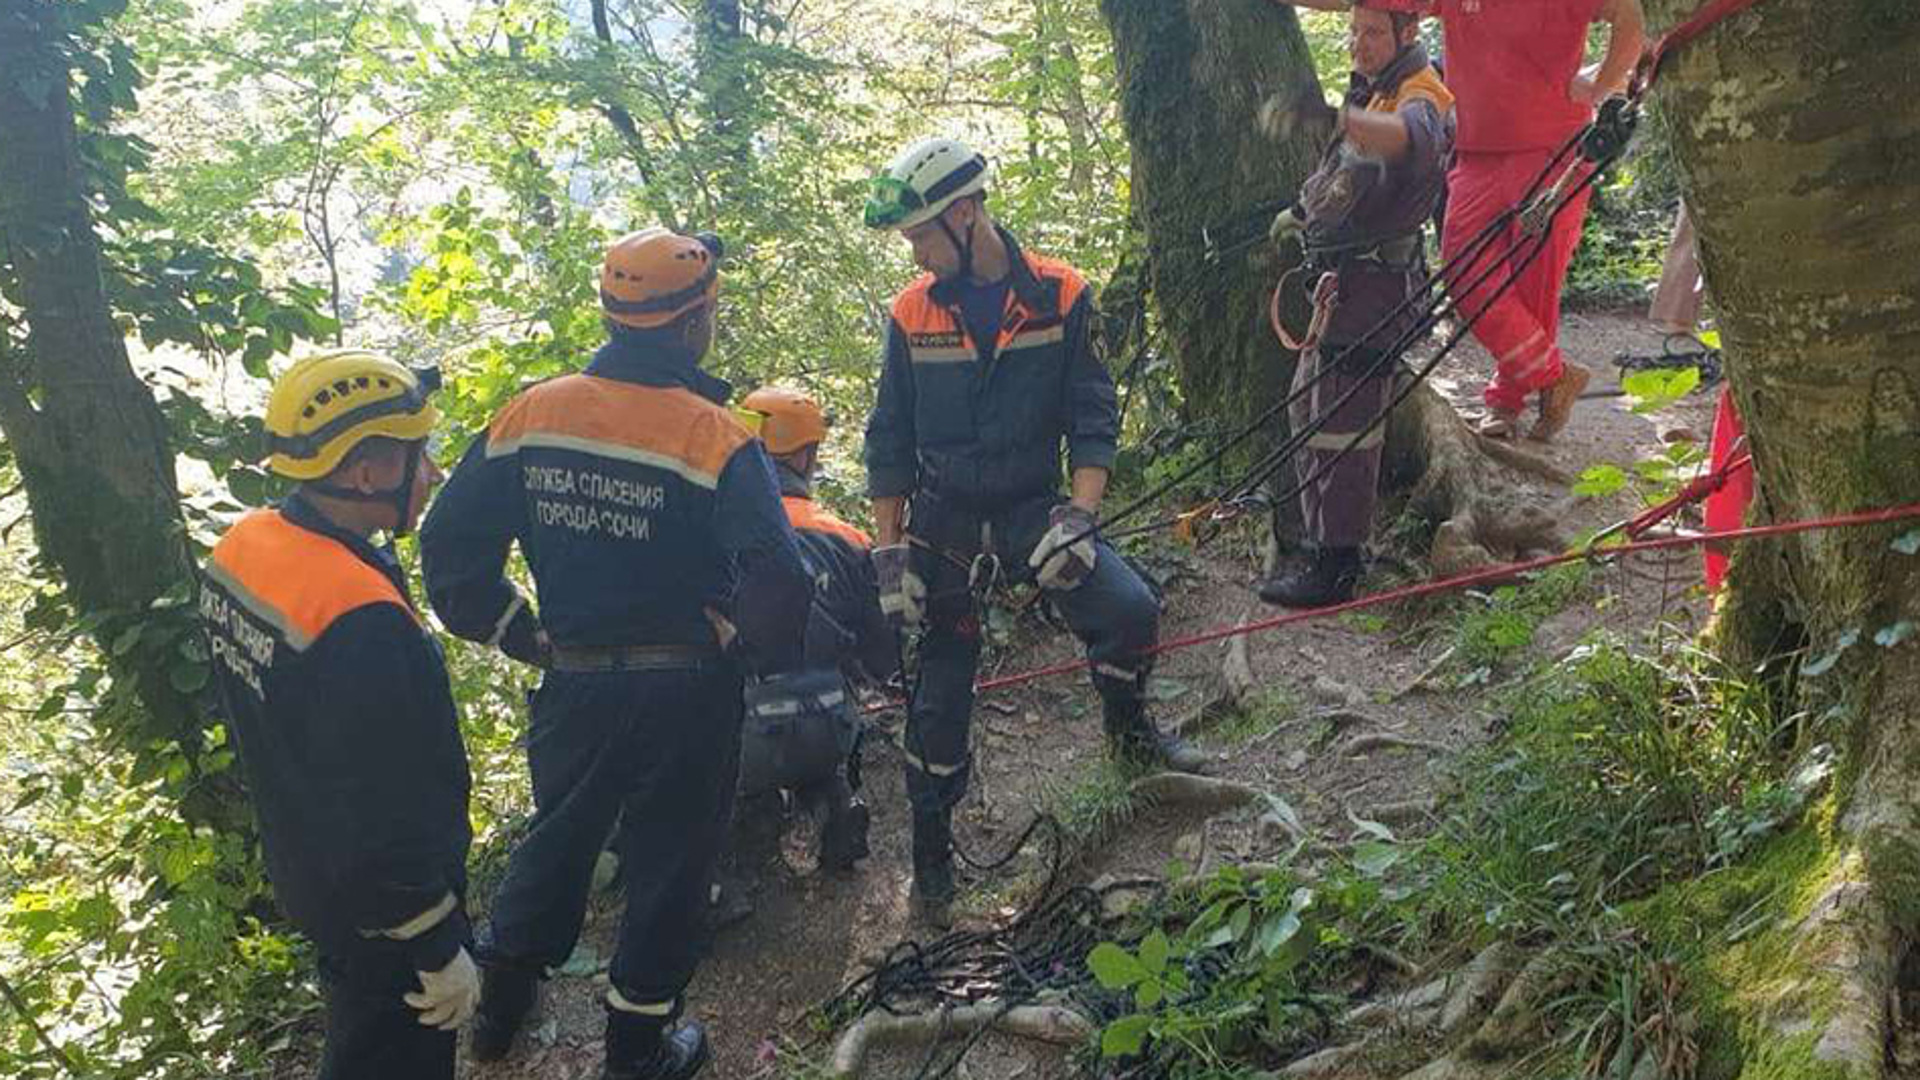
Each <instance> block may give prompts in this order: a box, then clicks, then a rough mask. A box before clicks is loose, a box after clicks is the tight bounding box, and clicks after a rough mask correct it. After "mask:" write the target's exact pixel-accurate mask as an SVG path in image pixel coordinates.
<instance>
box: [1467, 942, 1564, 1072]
mask: <svg viewBox="0 0 1920 1080" xmlns="http://www.w3.org/2000/svg"><path fill="white" fill-rule="evenodd" d="M1578 979H1579V974H1578V972H1577V971H1576V970H1575V969H1574V967H1573V966H1572V965H1570V964H1568V963H1567V962H1566V958H1565V957H1563V956H1561V955H1560V954H1559V953H1558V952H1555V951H1547V952H1542V953H1539V954H1537V955H1535V956H1534V958H1533V959H1531V960H1529V961H1527V966H1526V967H1523V968H1521V969H1520V974H1518V975H1516V976H1515V977H1514V979H1513V981H1512V982H1511V983H1509V984H1507V989H1506V992H1505V993H1503V994H1501V995H1500V1000H1499V1002H1498V1003H1496V1004H1495V1005H1494V1007H1493V1013H1492V1015H1490V1016H1488V1017H1487V1019H1486V1022H1485V1023H1483V1024H1481V1025H1480V1028H1479V1030H1478V1031H1475V1032H1474V1033H1473V1036H1472V1037H1471V1038H1469V1039H1468V1040H1467V1041H1466V1043H1465V1044H1464V1045H1463V1046H1462V1047H1461V1048H1460V1053H1461V1054H1462V1056H1465V1057H1469V1058H1475V1059H1478V1060H1481V1061H1497V1060H1499V1059H1501V1058H1504V1057H1507V1056H1509V1055H1511V1054H1513V1053H1515V1052H1518V1051H1522V1050H1528V1049H1532V1048H1533V1047H1535V1046H1538V1045H1539V1042H1540V1036H1541V1030H1540V1028H1541V1026H1542V1020H1541V1017H1540V1007H1541V1006H1542V1005H1544V1004H1546V1003H1547V1002H1548V1001H1550V1000H1552V999H1553V998H1555V997H1557V996H1559V995H1560V994H1562V993H1564V992H1565V991H1567V990H1569V989H1571V988H1572V987H1573V986H1574V984H1575V983H1576V982H1577V981H1578Z"/></svg>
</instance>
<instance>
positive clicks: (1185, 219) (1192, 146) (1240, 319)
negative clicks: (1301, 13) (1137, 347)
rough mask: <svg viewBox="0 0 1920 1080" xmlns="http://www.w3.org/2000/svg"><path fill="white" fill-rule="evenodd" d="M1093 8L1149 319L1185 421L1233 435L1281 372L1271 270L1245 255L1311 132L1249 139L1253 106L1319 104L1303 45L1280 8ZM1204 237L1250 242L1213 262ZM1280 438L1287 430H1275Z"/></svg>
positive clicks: (1240, 1) (1253, 249)
mask: <svg viewBox="0 0 1920 1080" xmlns="http://www.w3.org/2000/svg"><path fill="white" fill-rule="evenodd" d="M1100 9H1101V12H1102V14H1103V15H1105V17H1106V20H1107V25H1108V27H1109V28H1110V29H1111V30H1112V32H1113V41H1114V59H1115V65H1116V68H1117V71H1118V78H1119V82H1120V99H1121V114H1122V119H1123V121H1124V123H1125V126H1126V130H1127V137H1128V142H1129V143H1130V144H1131V145H1132V148H1133V173H1132V184H1133V188H1132V198H1133V210H1134V213H1135V215H1136V216H1137V218H1138V220H1139V223H1140V226H1141V227H1142V229H1144V231H1145V233H1146V238H1147V249H1148V257H1149V258H1148V261H1149V288H1150V291H1151V293H1152V295H1153V298H1154V305H1155V310H1156V311H1157V312H1158V313H1159V315H1160V318H1161V319H1162V321H1163V323H1164V325H1165V327H1166V330H1167V333H1168V340H1169V341H1170V342H1171V347H1172V351H1173V354H1174V357H1175V359H1176V362H1177V363H1178V365H1179V371H1180V377H1181V380H1180V381H1181V387H1182V390H1183V392H1184V393H1185V395H1186V404H1187V407H1188V409H1189V414H1190V415H1192V416H1204V417H1209V418H1217V419H1218V420H1219V422H1220V423H1221V424H1223V425H1225V426H1228V427H1229V428H1235V429H1237V428H1238V427H1240V426H1242V425H1244V424H1246V423H1247V422H1249V421H1250V420H1252V419H1253V417H1254V416H1256V415H1258V413H1259V412H1260V411H1261V410H1263V409H1265V408H1266V407H1268V406H1269V405H1271V404H1272V403H1274V402H1276V401H1278V400H1279V399H1280V397H1281V396H1282V395H1283V393H1284V390H1285V387H1286V385H1287V382H1288V380H1289V379H1290V378H1291V376H1292V366H1293V358H1292V355H1291V354H1289V353H1287V352H1285V351H1284V350H1282V349H1281V347H1280V344H1279V342H1277V341H1276V340H1275V339H1274V336H1273V334H1272V332H1271V331H1270V330H1269V329H1268V327H1267V299H1268V296H1269V293H1270V291H1271V289H1272V287H1273V279H1274V277H1275V276H1277V271H1273V272H1264V273H1263V272H1259V271H1258V270H1257V268H1254V267H1250V265H1249V257H1250V256H1253V255H1255V254H1256V253H1261V254H1264V252H1265V250H1266V243H1265V236H1266V229H1267V224H1268V222H1269V221H1270V220H1271V219H1272V217H1273V214H1274V213H1275V212H1276V211H1277V210H1279V209H1280V208H1281V207H1282V206H1283V205H1285V202H1286V201H1287V200H1290V199H1291V198H1292V197H1293V195H1294V192H1295V191H1296V190H1297V189H1298V187H1299V185H1300V182H1301V181H1302V180H1304V179H1305V178H1306V175H1307V173H1308V171H1309V170H1310V169H1311V167H1312V164H1313V161H1314V158H1315V155H1316V152H1317V148H1318V140H1317V139H1315V138H1314V137H1313V135H1312V134H1311V133H1310V132H1308V131H1302V132H1300V133H1299V134H1297V135H1296V136H1295V137H1294V138H1293V139H1291V140H1289V141H1286V142H1278V141H1275V140H1272V139H1269V138H1266V137H1264V136H1262V135H1260V134H1258V132H1257V131H1256V130H1255V117H1256V116H1258V115H1259V112H1260V107H1261V105H1262V104H1263V103H1264V102H1266V101H1268V100H1270V99H1273V98H1276V97H1278V98H1280V99H1282V100H1288V101H1291V100H1295V99H1297V98H1299V97H1301V96H1303V95H1314V96H1317V95H1318V94H1319V92H1320V91H1319V86H1318V83H1317V81H1316V80H1315V78H1314V74H1313V61H1312V58H1311V57H1310V55H1309V54H1308V51H1307V43H1306V38H1305V37H1303V36H1302V35H1301V32H1300V24H1299V22H1298V21H1297V20H1296V19H1295V18H1294V15H1293V12H1292V10H1291V9H1290V8H1284V7H1281V6H1279V5H1276V4H1272V3H1268V2H1267V0H1101V5H1100ZM1208 237H1212V238H1214V240H1215V241H1216V242H1217V243H1220V244H1228V245H1230V244H1233V243H1236V242H1239V241H1243V240H1249V239H1252V240H1254V241H1255V242H1254V243H1252V244H1251V245H1249V246H1246V247H1243V248H1241V249H1240V250H1239V251H1237V252H1233V253H1230V254H1226V255H1224V256H1223V257H1221V258H1220V259H1219V260H1218V261H1215V260H1213V259H1210V258H1209V257H1208V251H1207V242H1206V240H1207V238H1208ZM1284 429H1285V428H1284V420H1282V421H1280V422H1278V423H1276V425H1275V428H1274V430H1275V432H1276V433H1277V432H1280V431H1284ZM1255 449H1258V448H1257V447H1256V448H1255Z"/></svg>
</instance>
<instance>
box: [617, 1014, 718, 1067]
mask: <svg viewBox="0 0 1920 1080" xmlns="http://www.w3.org/2000/svg"><path fill="white" fill-rule="evenodd" d="M711 1056H712V1048H711V1047H710V1046H708V1045H707V1029H706V1028H704V1027H702V1026H701V1025H700V1022H699V1021H697V1020H688V1021H686V1022H685V1023H683V1024H681V1025H680V1026H679V1027H677V1028H675V1029H673V1030H672V1031H667V1030H665V1028H664V1025H663V1023H662V1022H661V1021H660V1020H657V1019H655V1018H653V1017H639V1016H629V1015H626V1014H624V1013H621V1012H618V1011H616V1010H614V1009H608V1010H607V1062H606V1066H605V1067H604V1068H603V1069H602V1070H601V1073H600V1080H687V1078H688V1077H691V1076H693V1075H694V1074H695V1073H698V1072H699V1071H700V1070H701V1069H702V1068H705V1067H706V1064H707V1059H708V1058H709V1057H711Z"/></svg>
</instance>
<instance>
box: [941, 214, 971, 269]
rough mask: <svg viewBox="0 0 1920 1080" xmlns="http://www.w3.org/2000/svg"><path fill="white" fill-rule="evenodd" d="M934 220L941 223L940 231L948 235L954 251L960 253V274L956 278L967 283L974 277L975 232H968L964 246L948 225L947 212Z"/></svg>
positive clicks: (969, 230)
mask: <svg viewBox="0 0 1920 1080" xmlns="http://www.w3.org/2000/svg"><path fill="white" fill-rule="evenodd" d="M933 220H935V221H937V222H939V223H940V231H941V232H944V233H946V234H947V240H948V241H950V242H951V243H952V244H953V250H954V251H956V252H959V254H960V271H959V273H958V274H956V275H955V277H956V278H958V279H959V280H960V281H965V280H967V279H968V278H970V277H972V276H973V230H972V229H971V228H969V229H968V230H967V242H966V243H964V244H963V243H961V242H960V236H959V234H957V233H955V232H954V231H953V226H951V225H949V224H947V215H946V212H945V211H942V212H941V213H940V216H939V217H936V218H934V219H933Z"/></svg>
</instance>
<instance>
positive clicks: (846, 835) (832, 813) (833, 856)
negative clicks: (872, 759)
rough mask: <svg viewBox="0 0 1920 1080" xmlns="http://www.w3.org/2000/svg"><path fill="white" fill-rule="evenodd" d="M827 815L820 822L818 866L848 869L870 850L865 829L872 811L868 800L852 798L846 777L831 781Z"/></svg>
mask: <svg viewBox="0 0 1920 1080" xmlns="http://www.w3.org/2000/svg"><path fill="white" fill-rule="evenodd" d="M825 799H826V806H825V810H826V818H825V821H823V822H822V823H821V826H820V868H821V869H822V870H851V869H853V864H854V863H856V862H859V861H860V860H861V859H864V858H866V857H867V855H868V854H869V851H868V849H867V830H868V826H869V825H870V824H871V821H872V818H871V815H869V814H868V813H867V804H866V803H864V802H861V801H860V800H859V799H857V798H855V797H854V795H853V792H852V791H850V790H848V788H847V786H846V783H845V781H840V782H837V783H835V784H833V785H831V786H830V787H829V788H828V789H827V792H826V795H825Z"/></svg>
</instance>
